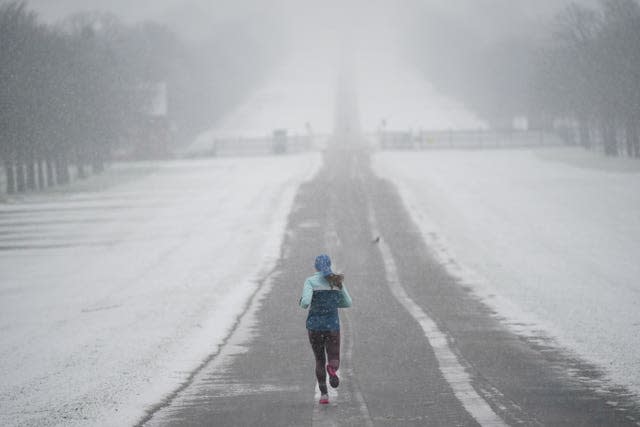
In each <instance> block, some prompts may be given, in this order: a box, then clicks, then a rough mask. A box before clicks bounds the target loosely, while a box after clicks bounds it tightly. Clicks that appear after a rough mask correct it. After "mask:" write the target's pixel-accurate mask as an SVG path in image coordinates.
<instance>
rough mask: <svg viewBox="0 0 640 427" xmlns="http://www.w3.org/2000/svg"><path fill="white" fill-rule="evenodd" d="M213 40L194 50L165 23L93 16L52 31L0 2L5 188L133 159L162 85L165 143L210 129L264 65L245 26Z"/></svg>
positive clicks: (25, 187)
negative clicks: (247, 57) (120, 157)
mask: <svg viewBox="0 0 640 427" xmlns="http://www.w3.org/2000/svg"><path fill="white" fill-rule="evenodd" d="M264 31H269V30H267V29H265V30H264ZM216 35H217V38H216V39H211V40H204V41H201V42H198V44H197V45H196V43H195V42H185V41H184V40H182V39H181V38H180V37H179V36H178V35H176V34H175V33H173V32H172V31H171V30H170V29H168V28H167V27H165V26H163V25H160V24H157V23H153V22H146V23H139V24H125V23H124V22H122V21H121V20H120V19H119V18H118V17H116V16H114V15H112V14H108V13H97V12H96V13H79V14H75V15H72V16H70V17H68V18H66V19H65V20H63V21H62V22H60V23H57V24H55V25H52V24H46V23H44V22H43V21H42V20H41V19H40V18H39V17H38V15H37V14H36V13H35V12H33V11H32V10H30V9H29V7H28V5H27V3H26V2H24V1H10V2H4V3H2V2H0V161H1V162H2V163H1V165H0V166H2V168H3V169H4V175H5V179H4V180H5V183H6V190H7V192H8V193H16V192H24V191H29V190H36V189H43V188H46V187H49V186H53V185H61V184H66V183H68V182H70V180H71V179H72V178H73V177H74V176H75V177H79V178H83V177H86V176H87V175H88V174H90V173H96V172H101V171H102V170H103V169H104V167H105V164H106V163H107V162H109V161H110V160H111V158H112V156H113V154H114V152H116V150H118V149H124V150H125V151H126V150H129V151H128V152H129V153H130V152H131V151H132V150H131V149H132V147H131V146H132V145H133V144H134V141H133V139H134V138H135V135H133V134H134V133H135V132H134V130H135V129H139V128H140V127H141V124H142V123H143V122H145V120H148V117H146V116H145V115H146V113H145V112H148V111H150V110H151V109H153V108H154V106H153V104H154V103H156V102H157V101H156V98H157V96H158V89H157V88H158V87H159V86H158V85H163V86H162V87H164V88H165V89H166V98H167V99H166V100H165V103H166V104H167V106H168V107H167V108H166V109H167V111H166V112H165V113H166V114H165V116H166V117H164V120H165V121H164V122H163V123H162V124H161V125H158V126H162V127H165V128H167V129H164V130H165V131H170V132H171V138H170V139H171V140H172V142H171V143H173V144H180V143H185V142H187V141H190V140H191V138H192V137H193V136H194V135H195V134H196V133H198V132H200V131H202V130H204V129H206V128H207V127H208V126H210V125H211V122H212V121H213V120H214V119H215V117H217V116H218V115H220V114H222V112H223V111H225V110H226V109H228V108H229V106H230V105H232V104H233V103H234V102H237V101H238V100H239V99H240V97H241V96H242V95H243V94H244V93H246V92H248V91H249V90H250V87H251V85H252V84H255V83H256V81H257V79H259V74H258V72H257V70H259V69H260V68H261V67H266V66H268V65H270V64H268V61H269V60H270V59H269V58H270V55H267V54H266V48H265V47H264V46H259V44H260V43H261V41H260V40H259V37H257V36H255V35H251V34H247V33H246V32H243V31H242V23H240V24H238V23H229V25H228V27H224V28H220V29H218V31H217V32H216ZM221 40H225V43H224V44H223V43H222V42H221ZM250 51H251V52H254V54H253V56H254V57H258V59H255V58H254V62H253V66H252V67H250V68H249V69H247V67H246V66H245V65H244V64H242V63H241V61H240V59H238V58H236V57H235V56H234V55H233V52H250ZM169 128H170V129H169Z"/></svg>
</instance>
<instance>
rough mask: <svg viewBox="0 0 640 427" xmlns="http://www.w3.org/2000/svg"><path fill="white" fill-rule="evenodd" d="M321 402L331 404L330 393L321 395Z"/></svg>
mask: <svg viewBox="0 0 640 427" xmlns="http://www.w3.org/2000/svg"><path fill="white" fill-rule="evenodd" d="M320 404H321V405H328V404H329V395H328V394H322V395H320Z"/></svg>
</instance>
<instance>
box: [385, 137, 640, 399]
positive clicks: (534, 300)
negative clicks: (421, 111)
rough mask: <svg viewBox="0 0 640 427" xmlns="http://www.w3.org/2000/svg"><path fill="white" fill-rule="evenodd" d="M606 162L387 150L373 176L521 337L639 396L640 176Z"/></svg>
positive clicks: (562, 153)
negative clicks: (553, 347)
mask: <svg viewBox="0 0 640 427" xmlns="http://www.w3.org/2000/svg"><path fill="white" fill-rule="evenodd" d="M554 159H558V160H554ZM598 159H599V157H598V155H596V154H589V153H587V154H585V152H584V151H582V150H580V149H559V150H557V151H553V150H543V151H532V150H517V151H516V150H513V151H506V150H487V151H478V150H477V151H462V150H460V151H428V152H419V153H417V152H381V153H377V154H376V155H375V156H374V169H375V170H376V172H377V174H378V175H379V176H381V177H383V178H386V179H389V180H390V181H391V182H393V183H394V184H395V185H396V186H397V188H398V189H399V192H400V193H401V196H402V198H403V200H404V203H405V205H406V206H407V208H408V210H409V211H410V213H411V215H412V217H413V220H414V221H415V222H416V224H418V225H419V227H420V228H421V231H422V234H423V238H424V239H425V241H426V243H427V245H428V246H430V247H431V249H432V250H434V253H435V255H436V256H437V257H438V258H439V260H440V261H441V262H442V263H443V264H445V265H446V266H447V268H448V269H449V271H450V272H452V273H453V274H455V275H457V276H458V277H460V278H461V279H462V280H463V281H464V282H465V283H466V284H468V285H470V286H471V287H472V288H473V289H474V290H475V292H476V293H477V294H478V295H479V296H480V297H482V298H483V299H484V300H485V301H486V302H487V303H488V304H489V305H490V306H492V307H493V308H494V309H495V310H496V311H497V313H498V315H499V316H500V317H503V318H504V319H506V323H507V324H509V325H510V326H511V327H512V328H513V329H514V330H515V331H516V332H518V333H520V334H526V335H528V336H531V337H536V336H540V334H543V335H544V336H548V337H552V338H554V339H556V340H557V342H558V343H560V345H562V346H565V347H567V348H568V349H570V350H573V351H575V352H576V353H577V354H578V355H580V356H581V357H583V358H584V359H585V360H588V361H590V362H593V363H595V364H597V365H598V366H600V367H601V368H603V369H604V371H605V372H606V373H607V374H608V377H609V378H610V379H611V380H613V381H614V382H615V383H617V384H621V385H625V386H627V387H629V389H630V390H631V391H632V392H635V393H639V394H640V360H639V359H638V358H637V357H636V355H637V351H638V349H639V348H640V334H638V333H637V331H638V327H639V326H640V311H639V310H638V309H637V307H638V303H640V290H639V289H638V286H637V278H638V277H640V264H639V263H638V262H637V254H638V252H639V251H640V193H639V192H638V188H640V173H638V169H637V168H636V169H633V168H629V165H628V162H627V161H625V160H620V161H619V162H618V164H619V165H620V167H619V168H618V169H616V168H615V167H614V164H613V163H612V162H611V161H610V159H609V160H607V161H606V162H603V161H599V160H598Z"/></svg>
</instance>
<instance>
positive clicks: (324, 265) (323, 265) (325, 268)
mask: <svg viewBox="0 0 640 427" xmlns="http://www.w3.org/2000/svg"><path fill="white" fill-rule="evenodd" d="M316 270H318V271H319V272H320V273H322V275H323V276H324V277H327V276H328V275H330V274H333V271H331V258H329V255H325V254H322V255H318V256H317V257H316Z"/></svg>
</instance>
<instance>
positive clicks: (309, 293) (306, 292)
mask: <svg viewBox="0 0 640 427" xmlns="http://www.w3.org/2000/svg"><path fill="white" fill-rule="evenodd" d="M312 297H313V288H312V287H311V282H310V281H309V280H307V281H305V282H304V288H303V289H302V296H301V297H300V307H302V308H309V305H311V298H312Z"/></svg>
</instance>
